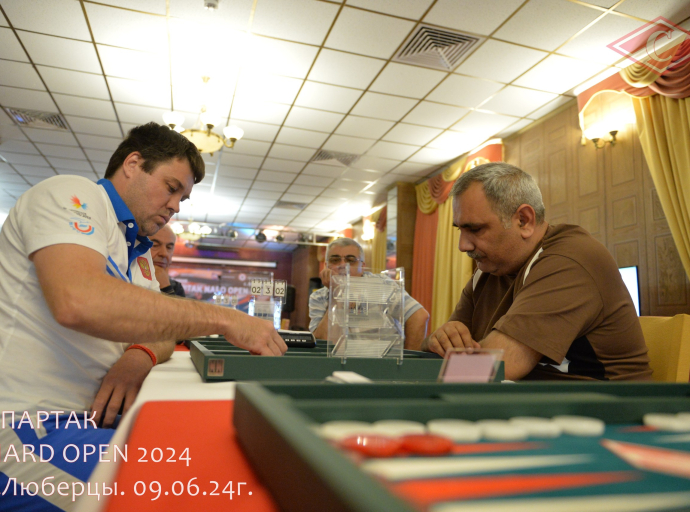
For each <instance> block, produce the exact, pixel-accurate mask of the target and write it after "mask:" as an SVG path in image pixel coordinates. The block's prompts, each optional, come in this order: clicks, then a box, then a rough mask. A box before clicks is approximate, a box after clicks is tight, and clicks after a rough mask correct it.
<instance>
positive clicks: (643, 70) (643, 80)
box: [620, 64, 661, 88]
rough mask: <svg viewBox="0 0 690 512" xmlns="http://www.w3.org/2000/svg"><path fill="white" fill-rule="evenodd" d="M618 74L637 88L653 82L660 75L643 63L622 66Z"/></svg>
mask: <svg viewBox="0 0 690 512" xmlns="http://www.w3.org/2000/svg"><path fill="white" fill-rule="evenodd" d="M620 75H621V78H622V79H623V80H625V81H626V82H627V83H628V84H629V85H632V86H633V87H639V88H642V87H647V86H648V85H649V84H653V83H654V82H656V80H657V78H659V77H660V76H661V74H660V73H657V72H656V71H654V70H653V69H652V68H650V67H648V66H645V65H644V64H632V65H630V66H628V67H626V68H623V69H621V70H620Z"/></svg>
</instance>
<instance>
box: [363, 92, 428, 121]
mask: <svg viewBox="0 0 690 512" xmlns="http://www.w3.org/2000/svg"><path fill="white" fill-rule="evenodd" d="M416 104H417V100H412V99H409V98H401V97H400V96H388V95H385V94H379V93H376V92H367V93H365V94H364V96H362V99H360V100H359V102H358V103H357V105H356V106H355V108H353V109H352V113H353V114H356V115H359V116H365V117H374V118H378V119H388V120H389V121H398V120H400V119H401V118H402V117H403V116H404V115H405V114H407V113H408V112H409V111H410V109H411V108H412V107H413V106H415V105H416Z"/></svg>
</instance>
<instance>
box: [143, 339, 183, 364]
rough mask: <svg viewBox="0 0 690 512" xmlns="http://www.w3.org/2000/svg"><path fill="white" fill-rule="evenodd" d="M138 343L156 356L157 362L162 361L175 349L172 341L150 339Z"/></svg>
mask: <svg viewBox="0 0 690 512" xmlns="http://www.w3.org/2000/svg"><path fill="white" fill-rule="evenodd" d="M139 345H144V346H145V347H146V348H148V349H149V350H150V351H151V352H153V355H155V356H156V362H157V363H158V364H160V363H164V362H165V361H167V360H168V359H170V356H171V355H172V353H173V352H174V351H175V342H174V341H150V342H148V343H139Z"/></svg>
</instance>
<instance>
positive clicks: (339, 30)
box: [326, 7, 414, 59]
mask: <svg viewBox="0 0 690 512" xmlns="http://www.w3.org/2000/svg"><path fill="white" fill-rule="evenodd" d="M412 27H414V23H412V22H411V21H406V20H401V19H399V18H392V17H389V16H383V15H381V14H375V13H372V12H367V11H360V10H358V9H353V8H350V7H345V8H343V10H342V11H341V12H340V15H339V16H338V19H337V20H336V22H335V25H334V26H333V29H332V30H331V33H330V34H329V35H328V39H327V40H326V47H328V48H333V49H336V50H347V51H349V52H352V53H359V54H361V55H368V56H370V57H380V58H383V59H388V58H389V57H391V56H392V55H393V52H394V51H395V50H396V48H398V46H400V44H402V42H403V41H404V40H405V38H406V37H407V35H408V34H409V32H410V30H412Z"/></svg>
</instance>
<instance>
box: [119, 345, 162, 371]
mask: <svg viewBox="0 0 690 512" xmlns="http://www.w3.org/2000/svg"><path fill="white" fill-rule="evenodd" d="M132 348H136V349H138V350H143V351H144V352H146V353H147V354H148V355H149V357H150V358H151V362H152V363H153V366H156V364H157V363H158V360H157V359H156V354H154V353H153V351H152V350H151V349H150V348H148V347H145V346H144V345H130V346H129V347H127V350H130V349H132ZM127 350H125V352H127Z"/></svg>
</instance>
